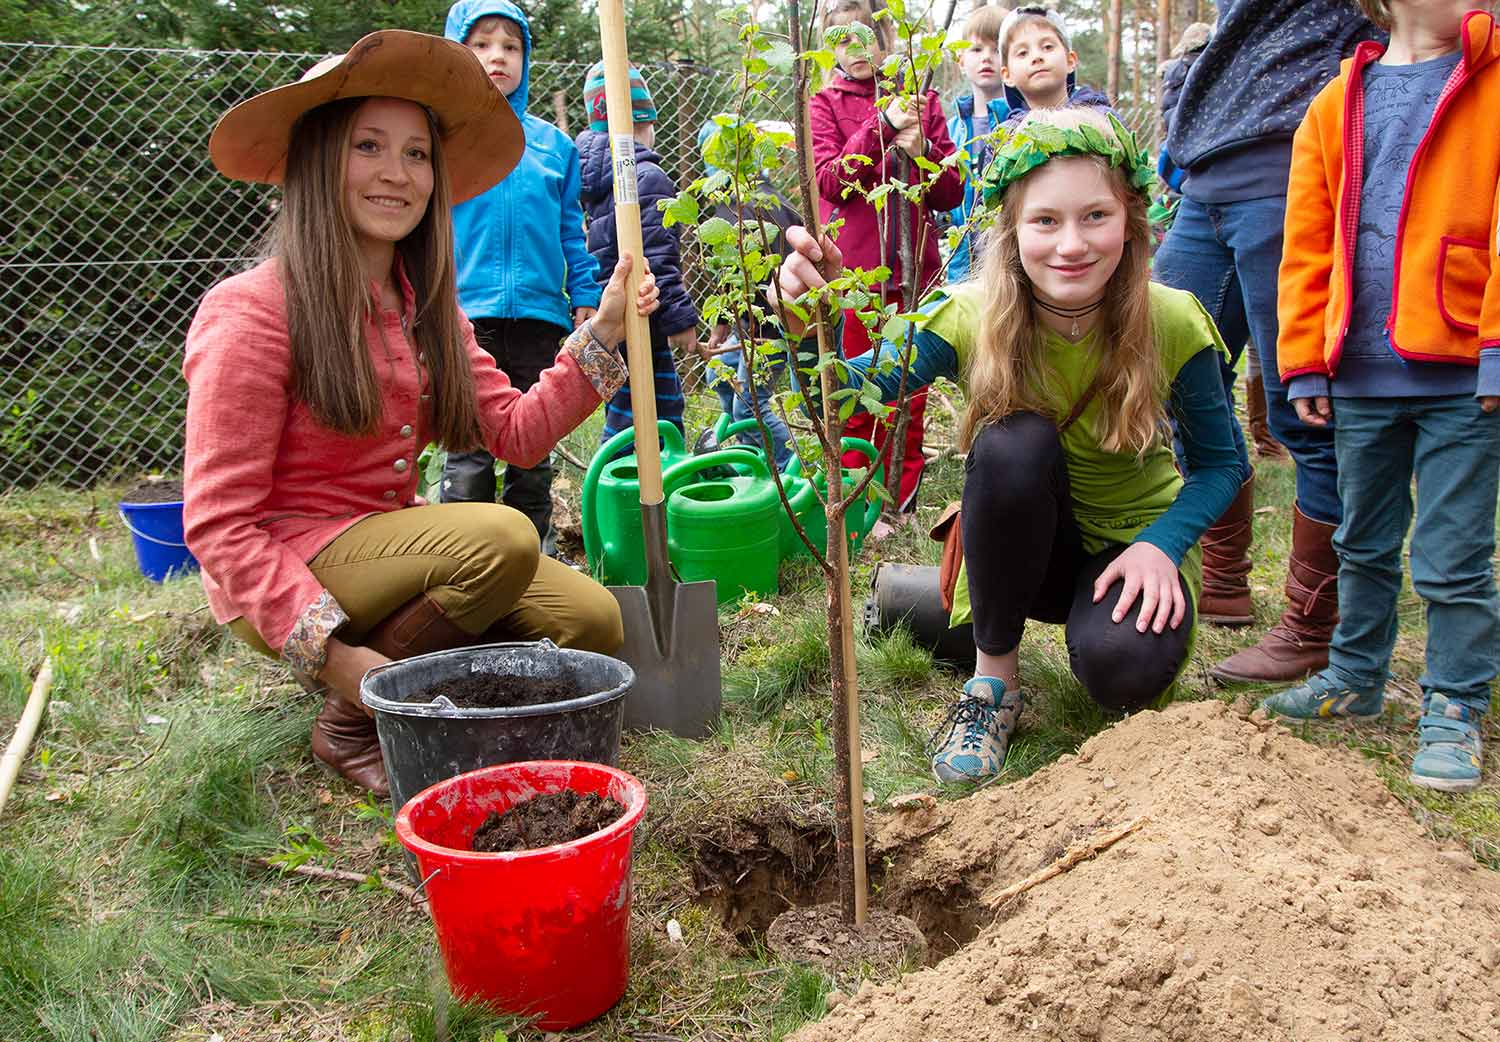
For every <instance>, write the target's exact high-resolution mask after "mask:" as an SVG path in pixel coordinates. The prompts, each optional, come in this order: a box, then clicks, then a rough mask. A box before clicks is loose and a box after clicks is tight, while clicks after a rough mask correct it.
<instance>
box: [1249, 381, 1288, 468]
mask: <svg viewBox="0 0 1500 1042" xmlns="http://www.w3.org/2000/svg"><path fill="white" fill-rule="evenodd" d="M1245 412H1246V413H1247V414H1248V415H1249V417H1250V440H1251V441H1253V442H1254V443H1255V455H1256V456H1257V457H1258V458H1260V459H1286V458H1287V454H1286V446H1285V445H1283V444H1281V442H1279V441H1277V440H1276V435H1274V434H1272V433H1271V425H1270V424H1269V423H1268V422H1266V385H1265V383H1264V382H1263V381H1262V380H1261V378H1260V374H1259V373H1256V374H1255V375H1254V376H1252V377H1250V378H1249V379H1247V380H1246V381H1245Z"/></svg>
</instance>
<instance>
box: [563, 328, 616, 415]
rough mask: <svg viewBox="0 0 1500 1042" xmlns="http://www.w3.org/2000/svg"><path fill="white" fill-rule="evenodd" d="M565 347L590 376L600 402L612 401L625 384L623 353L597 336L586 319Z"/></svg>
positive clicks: (565, 343)
mask: <svg viewBox="0 0 1500 1042" xmlns="http://www.w3.org/2000/svg"><path fill="white" fill-rule="evenodd" d="M563 349H564V350H566V351H567V352H568V354H570V355H572V356H573V361H575V362H577V363H578V368H579V369H582V370H583V375H584V376H586V377H588V378H589V383H591V384H593V385H594V390H595V391H597V392H598V393H599V400H600V401H605V402H607V401H609V400H610V399H611V398H613V397H614V396H615V392H616V391H618V390H619V389H620V388H621V387H624V386H625V377H626V375H627V370H626V368H625V363H624V362H622V361H620V352H619V351H617V350H615V349H614V348H613V347H610V346H609V345H608V344H605V343H604V342H603V341H601V340H600V339H599V338H598V337H596V336H594V323H593V322H592V321H588V322H585V323H584V324H583V325H581V326H579V327H578V328H577V329H575V330H573V332H572V333H571V334H569V336H568V339H567V340H566V341H564V342H563Z"/></svg>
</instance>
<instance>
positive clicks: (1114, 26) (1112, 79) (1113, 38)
mask: <svg viewBox="0 0 1500 1042" xmlns="http://www.w3.org/2000/svg"><path fill="white" fill-rule="evenodd" d="M1124 6H1125V0H1109V32H1108V35H1107V39H1106V40H1105V44H1104V48H1105V50H1104V54H1105V57H1104V64H1105V73H1104V93H1106V94H1108V95H1109V100H1110V102H1111V103H1114V102H1118V101H1119V100H1120V41H1121V36H1122V34H1123V32H1124V28H1125V19H1124Z"/></svg>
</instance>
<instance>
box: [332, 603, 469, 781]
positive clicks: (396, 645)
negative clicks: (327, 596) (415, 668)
mask: <svg viewBox="0 0 1500 1042" xmlns="http://www.w3.org/2000/svg"><path fill="white" fill-rule="evenodd" d="M363 643H364V645H365V647H367V648H371V649H373V650H375V651H378V652H380V653H381V654H382V655H384V656H385V657H386V658H388V659H404V658H410V657H411V656H413V655H425V654H427V653H428V652H430V651H446V650H448V649H449V648H462V647H467V646H468V645H470V644H477V643H479V638H478V637H475V636H474V635H472V634H470V633H467V632H465V631H464V630H461V629H459V628H458V627H457V626H455V625H453V623H451V622H449V621H448V617H447V615H446V614H444V612H443V609H442V607H441V606H440V605H439V604H438V603H437V602H436V601H434V600H433V599H432V598H430V597H428V596H427V595H426V594H425V593H424V594H418V595H417V596H416V597H413V598H412V599H411V600H409V601H407V602H406V603H405V604H403V605H402V606H401V607H399V608H397V609H396V610H395V611H394V612H392V613H391V614H390V615H389V616H387V617H386V619H385V621H384V622H382V623H381V624H380V625H378V626H376V627H375V628H374V629H373V630H371V631H370V632H369V633H368V634H366V635H365V639H364V641H363ZM312 750H313V755H314V756H316V757H317V758H318V759H320V760H322V761H323V762H324V763H326V764H327V765H328V766H329V767H332V768H333V769H334V770H335V771H337V772H338V773H339V774H341V775H343V776H344V777H345V778H347V779H349V781H351V782H353V783H354V784H355V785H358V786H359V787H360V788H362V789H368V790H369V791H370V792H373V793H375V794H376V795H377V796H389V795H390V792H391V789H390V784H389V782H388V781H387V780H386V776H385V761H384V760H383V759H381V756H380V740H379V738H378V736H377V735H376V731H375V721H374V720H373V719H372V718H371V717H370V716H369V715H368V714H367V713H365V711H364V709H363V708H361V707H360V706H357V705H350V704H349V703H347V702H345V701H344V700H343V699H341V698H339V697H337V696H335V695H329V696H328V697H327V699H326V700H325V701H324V703H323V711H322V712H320V713H319V714H318V718H317V719H316V720H314V721H313V728H312Z"/></svg>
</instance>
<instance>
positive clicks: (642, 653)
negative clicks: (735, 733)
mask: <svg viewBox="0 0 1500 1042" xmlns="http://www.w3.org/2000/svg"><path fill="white" fill-rule="evenodd" d="M609 592H610V593H612V594H614V595H615V600H617V601H619V602H620V615H621V617H622V619H623V620H624V623H625V643H624V645H622V646H621V648H620V652H619V657H620V658H622V659H624V660H625V661H626V662H627V663H629V664H630V667H631V668H632V669H634V670H635V687H634V688H633V689H631V691H630V693H629V694H628V695H626V696H625V728H626V730H630V731H642V730H647V729H650V728H655V729H657V730H662V731H670V732H671V733H672V734H675V735H677V736H678V737H681V738H702V737H704V736H705V735H708V734H710V733H711V732H712V731H713V729H714V727H715V725H717V724H718V722H719V710H720V708H721V705H722V703H723V689H722V686H721V677H720V674H719V611H718V608H719V605H718V588H717V584H715V583H713V582H694V583H673V584H672V587H671V593H670V605H671V607H670V609H668V612H667V613H666V614H669V615H670V620H669V624H668V625H666V626H663V627H662V629H663V633H662V637H663V638H664V641H662V642H660V643H659V642H658V639H657V626H656V624H655V621H654V619H655V617H654V615H653V612H652V603H651V599H650V598H649V597H648V596H647V591H646V588H645V587H644V586H611V587H609ZM663 644H664V645H665V646H663Z"/></svg>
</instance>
